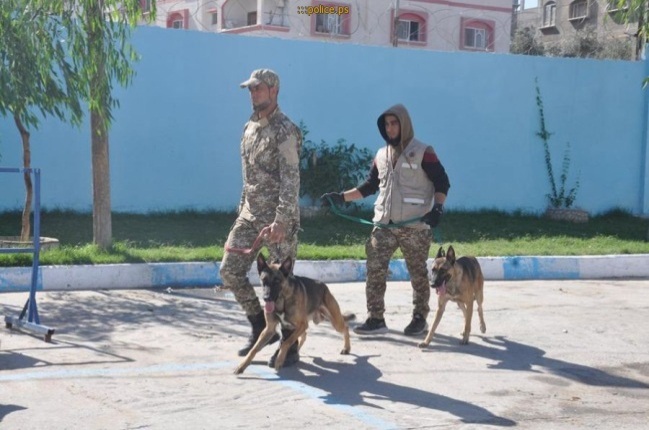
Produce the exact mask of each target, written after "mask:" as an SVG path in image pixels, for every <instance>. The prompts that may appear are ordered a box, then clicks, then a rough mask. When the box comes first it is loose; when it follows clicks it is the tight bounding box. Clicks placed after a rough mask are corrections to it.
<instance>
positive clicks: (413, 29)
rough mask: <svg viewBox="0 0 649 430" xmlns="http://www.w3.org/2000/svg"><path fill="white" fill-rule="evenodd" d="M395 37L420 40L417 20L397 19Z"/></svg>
mask: <svg viewBox="0 0 649 430" xmlns="http://www.w3.org/2000/svg"><path fill="white" fill-rule="evenodd" d="M397 37H398V38H399V40H410V41H415V42H418V41H420V40H422V38H421V35H420V34H419V22H417V21H406V20H399V23H398V24H397Z"/></svg>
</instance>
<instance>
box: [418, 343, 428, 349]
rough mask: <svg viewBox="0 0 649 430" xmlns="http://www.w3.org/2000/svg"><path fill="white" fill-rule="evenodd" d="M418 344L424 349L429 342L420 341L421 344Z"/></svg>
mask: <svg viewBox="0 0 649 430" xmlns="http://www.w3.org/2000/svg"><path fill="white" fill-rule="evenodd" d="M417 346H418V347H419V348H421V349H424V348H426V347H427V346H428V343H426V342H419V344H418V345H417Z"/></svg>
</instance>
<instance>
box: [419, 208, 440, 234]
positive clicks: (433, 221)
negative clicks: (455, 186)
mask: <svg viewBox="0 0 649 430" xmlns="http://www.w3.org/2000/svg"><path fill="white" fill-rule="evenodd" d="M443 213H444V206H443V205H442V204H441V203H435V204H434V205H433V209H431V211H430V212H428V213H427V214H426V215H424V216H423V217H421V220H422V221H423V222H425V223H426V224H428V225H429V226H430V227H431V228H435V227H437V224H439V220H440V219H441V218H442V214H443Z"/></svg>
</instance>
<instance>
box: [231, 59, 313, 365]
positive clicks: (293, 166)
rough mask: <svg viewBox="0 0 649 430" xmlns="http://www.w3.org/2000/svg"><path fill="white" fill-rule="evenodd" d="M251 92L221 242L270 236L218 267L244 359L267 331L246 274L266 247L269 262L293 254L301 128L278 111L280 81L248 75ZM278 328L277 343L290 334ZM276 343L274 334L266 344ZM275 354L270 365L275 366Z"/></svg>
mask: <svg viewBox="0 0 649 430" xmlns="http://www.w3.org/2000/svg"><path fill="white" fill-rule="evenodd" d="M241 88H247V89H248V90H249V92H250V100H251V102H252V110H253V113H252V115H251V116H250V119H249V120H248V122H247V123H246V124H245V126H244V129H243V135H242V137H241V157H242V170H243V171H242V173H243V190H242V193H241V201H240V203H239V209H238V217H237V219H236V221H235V222H234V224H233V226H232V228H231V230H230V234H229V236H228V239H227V242H226V248H227V247H230V248H246V249H248V248H251V247H252V246H253V243H254V242H255V239H257V237H258V236H259V235H260V232H261V230H262V229H263V228H264V227H267V226H270V232H269V233H268V234H267V235H266V236H265V237H263V240H262V242H261V243H260V244H259V245H258V247H256V248H255V249H253V250H252V252H250V253H249V254H244V253H235V252H228V251H227V249H226V252H225V254H224V256H223V260H222V262H221V269H220V275H221V279H222V280H223V285H224V286H225V287H226V288H229V289H230V290H232V292H233V293H234V297H235V299H236V300H237V302H238V303H239V304H240V305H241V307H242V308H243V310H244V311H245V313H246V316H247V318H248V321H250V324H251V326H252V334H251V335H250V338H249V339H248V343H247V344H246V345H245V346H244V347H243V348H242V349H240V350H239V352H238V354H239V355H240V356H245V355H246V354H248V352H249V351H250V349H251V348H252V347H253V346H254V344H255V343H256V342H257V339H258V338H259V335H260V334H261V332H262V331H263V330H264V328H265V327H266V321H265V319H264V311H263V310H262V308H261V305H260V303H259V299H258V298H257V295H256V293H255V291H254V289H253V287H252V285H251V284H250V281H249V280H248V277H247V273H248V271H249V270H250V267H251V265H252V263H253V261H254V260H255V258H256V256H257V253H258V251H259V250H260V249H261V247H262V246H266V248H267V249H268V252H269V253H270V257H269V261H284V260H285V259H286V258H287V257H291V258H293V259H295V257H296V255H297V232H298V229H299V227H300V212H299V202H298V200H299V191H300V168H299V161H300V150H301V147H302V134H301V132H300V129H299V128H298V127H297V126H296V125H295V124H294V123H293V122H292V121H291V120H290V119H289V118H288V117H287V116H286V115H284V114H283V113H282V111H281V110H280V108H279V106H278V104H277V96H278V93H279V76H277V74H276V73H275V72H274V71H272V70H269V69H259V70H255V71H253V72H252V74H251V75H250V78H249V79H248V80H247V81H245V82H242V83H241ZM291 332H292V331H291V330H286V329H282V339H286V338H287V337H288V336H290V334H291ZM278 339H279V336H278V335H275V336H274V337H273V338H272V339H271V341H270V342H269V343H273V342H276V341H277V340H278ZM276 357H277V351H276V352H275V354H274V355H273V357H272V358H271V359H270V361H269V363H268V364H269V366H271V367H274V366H275V359H276ZM299 358H300V357H299V354H298V349H297V343H295V344H294V345H292V346H291V348H290V349H289V353H288V356H287V357H286V361H285V363H284V366H290V365H292V364H295V363H296V362H297V361H298V360H299Z"/></svg>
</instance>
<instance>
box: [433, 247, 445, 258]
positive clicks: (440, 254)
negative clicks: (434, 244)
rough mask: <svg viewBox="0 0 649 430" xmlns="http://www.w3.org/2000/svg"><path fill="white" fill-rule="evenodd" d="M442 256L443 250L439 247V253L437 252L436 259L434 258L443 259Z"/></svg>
mask: <svg viewBox="0 0 649 430" xmlns="http://www.w3.org/2000/svg"><path fill="white" fill-rule="evenodd" d="M444 255H445V254H444V248H442V247H441V246H440V247H439V251H437V257H435V258H443V257H444Z"/></svg>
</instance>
